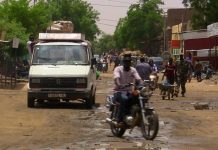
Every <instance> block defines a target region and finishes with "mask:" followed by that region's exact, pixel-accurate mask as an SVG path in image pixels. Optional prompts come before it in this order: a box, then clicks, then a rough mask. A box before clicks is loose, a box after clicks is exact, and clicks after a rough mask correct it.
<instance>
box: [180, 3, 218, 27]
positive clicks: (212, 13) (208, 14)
mask: <svg viewBox="0 0 218 150" xmlns="http://www.w3.org/2000/svg"><path fill="white" fill-rule="evenodd" d="M184 4H185V5H186V6H188V4H190V6H191V7H192V8H194V14H193V17H192V24H193V28H194V29H205V28H207V25H209V24H212V23H215V22H217V21H218V11H217V10H218V1H217V0H184Z"/></svg>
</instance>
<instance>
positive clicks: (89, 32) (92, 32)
mask: <svg viewBox="0 0 218 150" xmlns="http://www.w3.org/2000/svg"><path fill="white" fill-rule="evenodd" d="M49 3H50V7H51V8H50V9H51V10H52V12H53V13H52V19H53V20H69V21H72V22H73V23H74V26H75V32H80V33H84V34H85V35H86V38H87V39H88V40H90V41H93V40H94V39H95V38H96V35H97V34H99V33H100V30H99V28H98V27H97V25H96V20H97V19H98V15H99V13H98V12H97V11H96V10H94V9H93V7H92V6H91V5H90V4H89V3H87V2H85V1H82V0H50V1H49Z"/></svg>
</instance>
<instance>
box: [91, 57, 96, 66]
mask: <svg viewBox="0 0 218 150" xmlns="http://www.w3.org/2000/svg"><path fill="white" fill-rule="evenodd" d="M95 64H97V61H96V58H92V59H91V68H92V69H93V65H95Z"/></svg>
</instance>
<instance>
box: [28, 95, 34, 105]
mask: <svg viewBox="0 0 218 150" xmlns="http://www.w3.org/2000/svg"><path fill="white" fill-rule="evenodd" d="M34 100H35V99H34V98H32V97H30V96H29V95H28V96H27V107H29V108H33V107H34V105H35V101H34Z"/></svg>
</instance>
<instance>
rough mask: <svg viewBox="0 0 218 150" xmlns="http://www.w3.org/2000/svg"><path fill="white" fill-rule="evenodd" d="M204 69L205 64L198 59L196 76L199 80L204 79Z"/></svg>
mask: <svg viewBox="0 0 218 150" xmlns="http://www.w3.org/2000/svg"><path fill="white" fill-rule="evenodd" d="M202 70H203V65H202V64H201V63H200V60H199V59H198V60H197V62H196V64H195V76H196V78H197V81H198V82H200V81H202V78H201V73H202Z"/></svg>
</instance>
